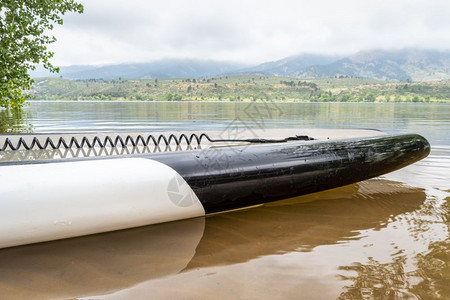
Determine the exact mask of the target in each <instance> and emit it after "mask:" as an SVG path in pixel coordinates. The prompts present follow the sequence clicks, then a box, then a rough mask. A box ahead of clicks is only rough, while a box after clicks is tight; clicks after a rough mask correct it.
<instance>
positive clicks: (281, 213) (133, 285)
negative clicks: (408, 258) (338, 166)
mask: <svg viewBox="0 0 450 300" xmlns="http://www.w3.org/2000/svg"><path fill="white" fill-rule="evenodd" d="M381 189H384V191H381ZM425 198H426V194H425V193H424V191H423V190H422V189H417V188H409V187H406V186H403V185H401V184H399V183H396V182H390V181H386V180H370V181H366V182H362V183H360V184H355V185H350V186H346V187H343V188H340V189H336V190H333V191H328V192H322V193H317V194H313V195H310V196H303V197H298V198H294V199H289V200H285V201H280V202H276V203H273V204H270V205H266V206H261V207H258V208H254V209H249V210H242V211H235V212H231V213H226V214H219V215H214V216H210V217H207V218H206V219H205V218H197V219H192V220H185V221H180V222H172V223H167V224H160V225H156V226H148V227H143V228H137V229H133V230H126V231H120V232H114V233H107V234H101V235H95V236H89V237H82V238H75V239H69V240H63V241H56V242H49V243H42V244H37V245H29V246H25V247H15V248H10V249H4V250H1V251H0V265H1V266H2V272H1V273H0V290H2V292H3V295H4V296H5V297H7V296H8V295H10V296H13V295H14V296H15V297H18V296H20V297H21V298H27V297H31V296H32V297H33V298H55V297H63V298H67V297H80V296H92V295H99V294H105V295H108V294H111V293H113V296H114V292H115V291H119V292H117V293H119V294H118V295H117V296H118V297H119V296H120V297H128V296H130V297H134V296H136V295H135V293H138V294H140V293H142V294H141V296H143V295H145V294H146V293H148V292H150V291H151V290H153V289H154V288H155V287H154V286H153V285H152V280H154V279H160V278H165V277H170V278H176V277H177V276H178V275H180V274H190V273H191V272H194V274H193V276H195V272H196V270H199V269H210V268H213V267H216V268H217V267H219V269H220V267H221V266H227V265H239V264H243V263H246V262H250V261H254V260H257V259H258V258H260V257H270V256H278V255H283V254H289V253H297V254H298V255H300V256H301V254H302V253H310V252H313V251H314V249H316V248H317V247H320V246H330V245H349V243H350V242H351V241H357V240H360V239H361V238H362V236H361V234H360V233H361V231H364V230H374V231H380V230H383V229H386V226H387V224H388V223H389V221H390V220H393V219H395V218H396V216H399V215H402V214H408V213H411V212H413V211H415V210H417V209H419V208H420V207H421V205H423V203H424V201H425ZM401 246H402V247H414V245H401ZM330 251H331V252H330V253H328V255H331V256H332V255H334V254H333V250H332V249H330ZM188 276H189V275H188ZM336 281H338V282H339V279H336ZM277 284H280V285H283V283H282V282H279V283H277ZM25 287H26V288H25ZM163 289H164V288H163ZM120 290H122V291H120ZM159 292H160V293H162V294H161V295H165V293H169V294H167V296H170V289H168V290H166V289H164V290H161V291H159ZM127 293H131V294H130V295H128V294H127ZM281 295H282V294H281Z"/></svg>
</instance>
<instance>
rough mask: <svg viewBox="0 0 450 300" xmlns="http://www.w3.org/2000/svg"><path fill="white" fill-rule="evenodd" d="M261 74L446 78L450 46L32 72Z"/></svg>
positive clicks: (85, 75) (75, 75)
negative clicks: (246, 62) (249, 61)
mask: <svg viewBox="0 0 450 300" xmlns="http://www.w3.org/2000/svg"><path fill="white" fill-rule="evenodd" d="M232 74H261V75H268V76H284V77H293V78H323V77H358V78H373V79H381V80H388V81H390V80H392V81H432V80H449V79H450V51H438V50H423V49H416V48H409V49H403V50H367V51H360V52H358V53H355V54H352V55H348V56H332V55H317V54H300V55H296V56H291V57H287V58H283V59H281V60H277V61H272V62H265V63H262V64H259V65H256V66H248V65H243V64H240V63H233V62H218V61H213V60H198V59H163V60H159V61H154V62H149V63H124V64H114V65H103V66H68V67H61V68H60V73H59V74H56V75H55V74H51V73H49V72H48V71H46V70H44V69H39V68H38V69H37V70H36V71H33V72H32V73H31V76H32V77H34V78H36V77H45V76H62V77H63V78H67V79H73V80H76V79H118V78H124V79H126V78H127V79H131V78H202V77H203V78H204V77H214V76H223V75H232Z"/></svg>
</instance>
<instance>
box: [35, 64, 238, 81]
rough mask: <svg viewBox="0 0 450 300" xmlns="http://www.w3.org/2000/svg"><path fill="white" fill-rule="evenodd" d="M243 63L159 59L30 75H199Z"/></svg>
mask: <svg viewBox="0 0 450 300" xmlns="http://www.w3.org/2000/svg"><path fill="white" fill-rule="evenodd" d="M245 67H246V65H244V64H240V63H234V62H218V61H212V60H196V59H163V60H158V61H155V62H149V63H124V64H114V65H104V66H68V67H61V68H60V72H59V74H52V73H49V72H48V71H46V70H43V69H39V70H37V71H35V72H32V73H31V75H32V77H35V78H36V77H47V76H50V77H55V76H62V77H64V78H66V79H72V80H78V79H81V80H83V79H117V78H123V79H133V78H142V79H148V78H200V77H211V76H216V75H218V74H224V73H228V72H234V71H236V70H240V69H242V68H245Z"/></svg>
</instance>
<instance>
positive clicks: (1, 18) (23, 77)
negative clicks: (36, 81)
mask: <svg viewBox="0 0 450 300" xmlns="http://www.w3.org/2000/svg"><path fill="white" fill-rule="evenodd" d="M70 11H72V12H77V13H82V12H83V6H82V5H81V4H79V3H77V2H75V1H74V0H20V1H18V0H1V1H0V107H5V108H7V109H10V108H12V109H19V108H21V107H22V106H23V103H24V101H25V99H26V98H27V95H26V94H24V93H23V91H24V90H28V89H29V88H30V87H31V84H32V83H33V80H32V79H31V77H30V75H29V74H28V71H29V70H34V69H35V68H36V65H38V64H42V65H43V66H44V67H45V68H46V69H48V70H50V71H52V72H58V71H59V69H58V68H56V67H54V66H53V65H52V64H51V63H50V58H51V57H53V52H51V51H49V50H48V49H47V45H48V44H51V43H54V42H55V41H56V38H55V37H54V36H51V35H48V32H49V31H50V30H52V29H53V28H54V26H55V25H61V24H63V20H62V16H63V15H64V14H65V13H66V12H70Z"/></svg>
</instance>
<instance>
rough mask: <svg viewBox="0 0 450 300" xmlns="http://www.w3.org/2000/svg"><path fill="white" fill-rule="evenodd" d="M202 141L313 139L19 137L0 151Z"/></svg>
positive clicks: (302, 137)
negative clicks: (30, 139) (27, 140)
mask: <svg viewBox="0 0 450 300" xmlns="http://www.w3.org/2000/svg"><path fill="white" fill-rule="evenodd" d="M202 140H207V141H208V142H210V143H217V142H247V143H280V142H287V141H292V140H303V141H308V140H313V138H310V137H308V136H304V135H300V136H298V135H297V136H295V137H287V138H284V139H259V138H255V139H212V138H211V137H209V136H208V135H207V134H206V133H202V134H200V135H198V134H196V133H192V134H191V135H186V134H184V133H183V134H181V135H180V136H178V137H177V136H176V135H175V134H170V135H169V137H167V136H166V135H164V134H160V135H159V136H154V135H152V134H150V135H148V136H146V137H145V136H142V135H138V136H136V137H132V136H131V135H127V136H126V137H125V138H122V137H121V136H116V137H115V138H111V137H110V136H106V137H104V138H103V141H102V139H101V138H100V137H98V136H94V137H93V138H92V140H90V139H89V138H88V137H86V136H83V137H82V138H81V141H78V139H77V138H76V137H74V136H72V137H71V138H70V141H69V142H67V141H66V140H65V139H64V137H59V138H58V140H57V142H54V140H53V139H52V138H51V137H47V138H46V139H45V142H43V143H41V142H40V141H39V139H38V138H37V137H34V138H33V139H32V141H31V143H29V144H28V143H27V142H26V140H25V139H24V138H23V137H20V138H19V139H18V141H17V143H16V145H14V144H13V142H12V141H11V140H10V139H9V138H6V139H5V141H4V143H3V146H2V147H1V148H0V151H6V150H8V149H9V150H13V151H16V150H23V149H26V150H35V149H39V150H47V149H48V148H49V149H53V150H57V149H61V148H63V149H72V148H77V149H82V148H89V149H92V148H94V147H96V146H98V147H100V148H105V147H108V146H110V147H112V148H116V147H119V146H120V147H122V148H127V147H129V146H133V147H137V146H139V144H141V145H142V146H144V147H147V146H149V145H151V143H152V144H153V145H154V146H160V145H161V144H162V145H165V146H169V145H171V143H175V145H177V146H180V145H181V144H182V143H183V142H185V143H186V144H187V145H188V146H191V145H192V143H193V142H195V143H196V144H197V145H200V144H201V143H202Z"/></svg>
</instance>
